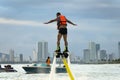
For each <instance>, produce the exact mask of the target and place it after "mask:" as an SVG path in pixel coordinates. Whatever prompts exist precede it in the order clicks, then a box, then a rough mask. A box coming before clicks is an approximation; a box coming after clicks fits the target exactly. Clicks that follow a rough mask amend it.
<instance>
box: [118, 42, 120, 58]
mask: <svg viewBox="0 0 120 80" xmlns="http://www.w3.org/2000/svg"><path fill="white" fill-rule="evenodd" d="M118 55H119V57H118V58H119V59H120V42H118Z"/></svg>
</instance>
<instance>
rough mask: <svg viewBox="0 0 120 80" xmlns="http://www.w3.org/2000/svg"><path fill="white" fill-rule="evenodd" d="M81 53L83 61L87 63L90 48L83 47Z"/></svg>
mask: <svg viewBox="0 0 120 80" xmlns="http://www.w3.org/2000/svg"><path fill="white" fill-rule="evenodd" d="M83 55H84V62H85V63H89V62H90V50H89V49H84V51H83Z"/></svg>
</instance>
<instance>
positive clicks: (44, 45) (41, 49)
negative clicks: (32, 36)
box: [38, 42, 49, 61]
mask: <svg viewBox="0 0 120 80" xmlns="http://www.w3.org/2000/svg"><path fill="white" fill-rule="evenodd" d="M48 56H49V54H48V42H38V61H45V60H46V58H47V57H48Z"/></svg>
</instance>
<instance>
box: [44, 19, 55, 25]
mask: <svg viewBox="0 0 120 80" xmlns="http://www.w3.org/2000/svg"><path fill="white" fill-rule="evenodd" d="M55 21H57V19H52V20H50V21H48V22H45V23H44V24H49V23H52V22H55Z"/></svg>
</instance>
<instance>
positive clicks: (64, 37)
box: [63, 34, 68, 52]
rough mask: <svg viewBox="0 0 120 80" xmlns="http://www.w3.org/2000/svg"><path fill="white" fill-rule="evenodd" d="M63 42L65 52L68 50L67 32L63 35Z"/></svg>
mask: <svg viewBox="0 0 120 80" xmlns="http://www.w3.org/2000/svg"><path fill="white" fill-rule="evenodd" d="M63 39H64V43H65V50H64V51H65V52H68V42H67V34H65V35H63Z"/></svg>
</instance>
